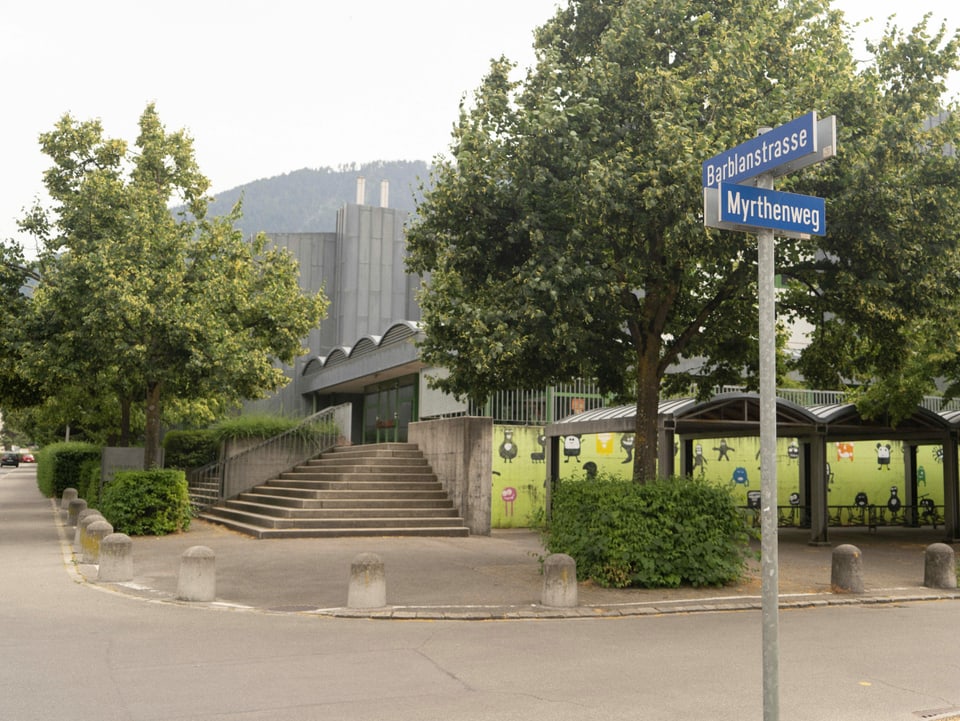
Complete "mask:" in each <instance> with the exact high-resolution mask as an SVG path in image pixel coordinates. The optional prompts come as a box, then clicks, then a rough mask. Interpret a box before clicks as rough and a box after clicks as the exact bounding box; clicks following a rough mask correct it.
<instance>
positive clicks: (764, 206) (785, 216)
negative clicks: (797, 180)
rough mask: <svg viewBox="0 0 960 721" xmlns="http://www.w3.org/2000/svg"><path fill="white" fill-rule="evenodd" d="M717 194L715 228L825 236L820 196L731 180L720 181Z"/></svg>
mask: <svg viewBox="0 0 960 721" xmlns="http://www.w3.org/2000/svg"><path fill="white" fill-rule="evenodd" d="M719 196H720V197H719V201H720V208H719V211H720V217H719V223H720V224H719V225H718V226H717V227H721V228H726V229H729V230H746V231H748V232H752V231H754V230H756V229H758V228H771V229H773V230H780V231H784V233H782V234H783V235H788V236H790V237H797V236H804V235H826V232H827V209H826V202H825V201H824V199H823V198H817V197H814V196H812V195H799V194H797V193H781V192H779V191H776V190H765V189H763V188H755V187H753V186H752V185H736V184H733V183H731V184H727V183H724V184H722V185H721V186H720V190H719Z"/></svg>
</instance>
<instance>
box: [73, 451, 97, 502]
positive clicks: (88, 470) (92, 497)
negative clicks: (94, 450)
mask: <svg viewBox="0 0 960 721" xmlns="http://www.w3.org/2000/svg"><path fill="white" fill-rule="evenodd" d="M79 484H80V485H78V486H77V495H79V496H80V498H82V499H84V500H85V501H86V502H87V505H88V506H89V507H90V508H99V506H100V459H99V458H98V459H97V460H92V459H87V460H85V461H84V462H83V463H82V464H81V465H80V481H79Z"/></svg>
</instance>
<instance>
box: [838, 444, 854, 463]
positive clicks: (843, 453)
mask: <svg viewBox="0 0 960 721" xmlns="http://www.w3.org/2000/svg"><path fill="white" fill-rule="evenodd" d="M844 458H846V459H847V460H848V461H850V462H851V463H853V444H852V443H837V460H838V461H842V460H843V459H844Z"/></svg>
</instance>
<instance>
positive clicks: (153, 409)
mask: <svg viewBox="0 0 960 721" xmlns="http://www.w3.org/2000/svg"><path fill="white" fill-rule="evenodd" d="M144 435H145V438H144V449H143V467H144V468H147V469H150V468H159V467H160V383H159V382H156V381H152V382H150V383H149V384H148V385H147V407H146V428H145V431H144Z"/></svg>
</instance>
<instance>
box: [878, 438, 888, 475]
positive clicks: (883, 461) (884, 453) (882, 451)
mask: <svg viewBox="0 0 960 721" xmlns="http://www.w3.org/2000/svg"><path fill="white" fill-rule="evenodd" d="M884 466H886V467H887V470H888V471H889V470H890V444H889V443H884V444H882V445H881V444H880V443H878V444H877V470H878V471H879V470H883V467H884Z"/></svg>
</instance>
